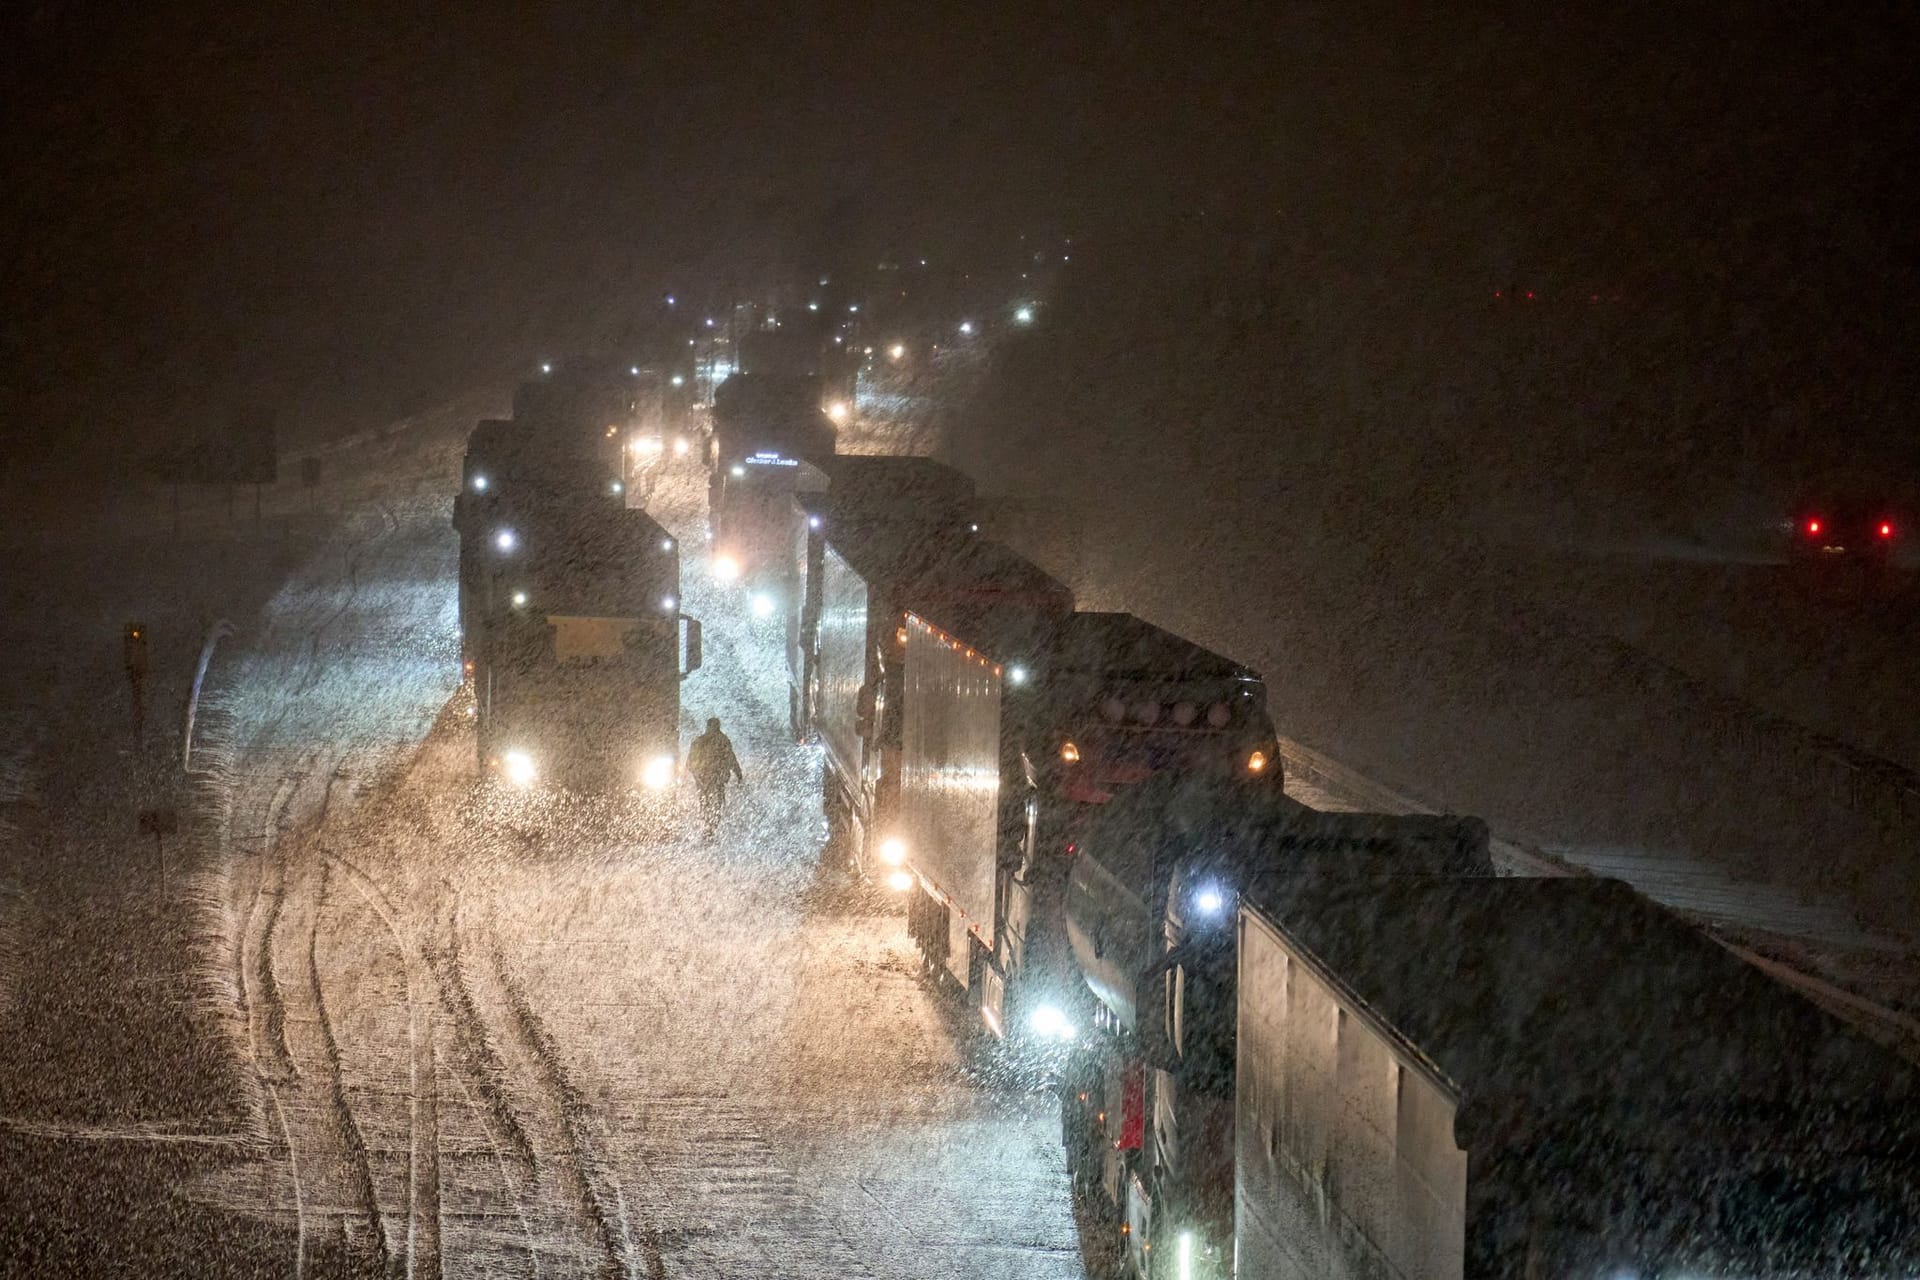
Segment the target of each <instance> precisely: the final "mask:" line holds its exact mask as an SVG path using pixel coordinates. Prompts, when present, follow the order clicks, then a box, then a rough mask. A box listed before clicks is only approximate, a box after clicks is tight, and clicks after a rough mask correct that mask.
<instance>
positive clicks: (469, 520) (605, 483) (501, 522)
mask: <svg viewBox="0 0 1920 1280" xmlns="http://www.w3.org/2000/svg"><path fill="white" fill-rule="evenodd" d="M620 490H621V486H620V485H619V483H618V482H617V479H616V477H615V476H614V475H613V474H611V473H610V472H609V471H608V470H607V468H606V466H605V465H604V462H603V461H602V460H600V459H598V458H596V457H594V456H592V455H591V454H590V453H587V454H583V453H580V452H572V451H568V450H565V449H561V448H556V447H555V446H554V444H553V442H552V441H550V440H548V439H546V438H544V437H542V436H541V435H539V433H537V432H535V431H534V430H532V429H531V428H529V427H528V426H527V425H526V424H525V423H521V422H515V421H512V420H505V419H493V420H488V421H483V422H481V423H480V424H479V425H478V426H476V427H475V428H474V429H473V431H472V433H471V434H469V436H468V437H467V449H466V453H465V455H464V457H463V458H462V461H461V468H460V492H459V493H458V494H457V495H455V497H454V500H453V527H454V530H455V531H456V532H457V533H458V534H459V535H460V570H459V579H458V581H459V610H460V649H461V661H462V663H463V665H464V667H465V669H467V670H468V671H469V673H470V672H471V668H472V664H473V661H474V658H475V652H476V648H477V646H478V643H479V638H480V632H481V628H482V625H483V619H484V617H485V615H486V612H487V610H488V609H489V607H490V605H489V602H488V599H487V584H488V582H489V581H490V579H489V577H488V571H487V566H488V565H489V564H490V563H492V562H493V561H495V560H497V559H498V557H499V556H500V555H501V553H502V551H503V548H502V547H501V546H500V542H501V540H502V535H503V534H504V535H505V536H506V540H507V541H509V542H511V541H512V540H514V538H516V537H517V534H516V532H515V530H516V528H517V526H518V525H519V524H521V523H522V522H523V521H524V519H525V518H526V517H525V516H516V514H515V513H516V512H519V513H532V512H539V511H545V510H565V509H569V508H572V507H583V508H594V509H601V510H618V509H620V508H621V507H623V506H624V505H625V498H624V496H623V494H622V493H621V491H620Z"/></svg>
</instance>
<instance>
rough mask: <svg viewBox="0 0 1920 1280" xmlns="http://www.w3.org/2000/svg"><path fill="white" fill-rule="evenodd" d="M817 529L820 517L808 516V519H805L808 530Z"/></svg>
mask: <svg viewBox="0 0 1920 1280" xmlns="http://www.w3.org/2000/svg"><path fill="white" fill-rule="evenodd" d="M819 527H820V517H819V516H808V517H807V528H809V529H818V528H819Z"/></svg>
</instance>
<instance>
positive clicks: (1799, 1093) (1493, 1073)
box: [1156, 878, 1920, 1280]
mask: <svg viewBox="0 0 1920 1280" xmlns="http://www.w3.org/2000/svg"><path fill="white" fill-rule="evenodd" d="M1237 932H1238V936H1239V946H1238V984H1237V986H1238V992H1237V997H1236V999H1237V1014H1236V1024H1237V1036H1236V1050H1235V1059H1236V1070H1235V1109H1234V1125H1233V1152H1234V1166H1235V1174H1234V1188H1235V1189H1234V1257H1235V1260H1236V1264H1237V1274H1238V1275H1241V1276H1245V1277H1260V1278H1261V1280H1346V1278H1347V1277H1360V1276H1382V1275H1390V1276H1407V1277H1418V1278H1419V1280H1467V1278H1475V1280H1477V1278H1480V1277H1502V1278H1507V1277H1536V1276H1545V1277H1562V1276H1565V1277H1588V1276H1592V1277H1603V1278H1608V1280H1612V1278H1615V1277H1620V1278H1625V1277H1636V1278H1638V1277H1646V1278H1649V1280H1651V1278H1652V1277H1670V1278H1677V1277H1682V1276H1691V1277H1734V1276H1739V1277H1750V1278H1753V1280H1786V1278H1787V1277H1796V1278H1799V1277H1816V1276H1817V1277H1827V1276H1834V1277H1837V1276H1847V1277H1850V1278H1854V1280H1876V1278H1890V1277H1894V1276H1911V1275H1914V1274H1916V1273H1920V1231H1917V1230H1916V1224H1920V1176H1917V1175H1920V1169H1917V1168H1916V1164H1915V1158H1916V1153H1917V1152H1920V1143H1916V1137H1917V1136H1920V1073H1917V1072H1916V1070H1915V1068H1914V1067H1913V1066H1912V1065H1911V1064H1909V1063H1907V1062H1905V1061H1904V1060H1902V1059H1898V1058H1896V1057H1894V1056H1893V1055H1892V1054H1890V1053H1888V1052H1887V1051H1885V1050H1883V1049H1882V1048H1880V1047H1879V1046H1878V1045H1875V1044H1873V1043H1871V1042H1869V1041H1867V1040H1865V1039H1863V1038H1861V1037H1860V1036H1858V1035H1856V1034H1855V1033H1854V1032H1852V1031H1851V1030H1850V1029H1849V1028H1848V1027H1846V1026H1845V1025H1844V1024H1842V1023H1841V1022H1839V1021H1838V1020H1836V1019H1834V1018H1832V1017H1830V1016H1828V1015H1827V1014H1826V1013H1824V1012H1823V1011H1821V1010H1820V1009H1818V1008H1816V1007H1815V1006H1813V1005H1812V1004H1810V1003H1808V1002H1807V1001H1806V1000H1805V999H1803V998H1802V997H1801V996H1800V995H1799V994H1797V993H1795V992H1792V991H1789V990H1788V989H1786V988H1785V987H1782V986H1779V985H1777V984H1776V983H1774V982H1773V981H1772V979H1770V978H1768V977H1767V976H1765V975H1764V974H1762V973H1760V972H1759V971H1758V970H1756V969H1754V968H1752V967H1751V966H1749V965H1747V964H1745V963H1744V962H1743V961H1741V960H1739V959H1738V958H1737V957H1735V956H1733V955H1731V954H1729V953H1728V952H1727V951H1726V950H1724V949H1723V948H1722V947H1720V946H1719V945H1718V944H1717V943H1715V942H1713V941H1712V940H1711V939H1710V938H1708V937H1707V936H1705V935H1704V934H1702V933H1701V932H1699V931H1698V930H1696V929H1694V928H1693V927H1692V926H1690V925H1688V924H1686V923H1685V922H1684V921H1681V920H1679V919H1678V918H1676V917H1674V916H1673V915H1671V914H1670V913H1668V912H1667V911H1666V910H1664V909H1663V908H1661V907H1659V906H1658V905H1656V904H1654V903H1652V902H1649V901H1648V900H1646V899H1645V898H1642V897H1640V896H1639V895H1638V894H1636V893H1635V892H1634V891H1633V890H1632V889H1631V888H1630V887H1628V886H1627V885H1624V884H1622V883H1620V882H1618V881H1610V880H1601V879H1587V878H1580V879H1574V878H1568V879H1500V880H1482V881H1474V882H1467V881H1445V880H1417V879H1414V880H1405V881H1399V882H1390V883H1387V884H1384V885H1377V886H1371V887H1369V888H1368V889H1367V891H1365V892H1364V893H1361V892H1356V891H1355V890H1354V888H1353V887H1352V886H1349V885H1342V884H1340V883H1338V882H1337V881H1323V882H1320V883H1314V884H1308V885H1305V886H1294V887H1290V888H1288V889H1286V890H1285V891H1283V892H1279V893H1270V892H1268V891H1267V889H1266V887H1265V886H1264V885H1255V886H1253V887H1252V888H1251V889H1250V890H1249V891H1248V892H1246V893H1244V894H1243V895H1242V897H1241V905H1240V911H1239V917H1238V924H1237ZM1188 1248H1190V1246H1189V1247H1188ZM1156 1252H1168V1253H1171V1254H1172V1255H1173V1262H1174V1265H1173V1268H1172V1270H1171V1271H1170V1272H1168V1273H1169V1274H1175V1275H1182V1274H1188V1272H1187V1271H1186V1270H1185V1269H1184V1268H1185V1267H1186V1265H1187V1264H1186V1262H1185V1261H1184V1259H1185V1258H1187V1257H1188V1256H1189V1253H1188V1252H1187V1251H1183V1246H1182V1245H1181V1244H1180V1242H1179V1241H1178V1240H1175V1241H1173V1242H1167V1241H1164V1240H1163V1241H1161V1242H1160V1243H1159V1244H1158V1246H1157V1248H1156ZM1192 1274H1195V1275H1198V1274H1201V1273H1200V1272H1198V1271H1194V1272H1192Z"/></svg>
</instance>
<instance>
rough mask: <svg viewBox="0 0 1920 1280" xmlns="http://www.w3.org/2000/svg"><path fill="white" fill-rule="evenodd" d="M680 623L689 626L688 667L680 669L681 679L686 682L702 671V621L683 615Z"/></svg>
mask: <svg viewBox="0 0 1920 1280" xmlns="http://www.w3.org/2000/svg"><path fill="white" fill-rule="evenodd" d="M680 621H682V622H684V623H686V624H687V665H686V666H684V667H682V668H681V669H680V678H681V679H682V680H685V679H686V678H687V677H688V676H690V675H692V674H693V673H694V672H696V671H698V670H699V669H700V659H701V649H700V619H698V618H689V617H687V616H686V615H685V614H681V615H680Z"/></svg>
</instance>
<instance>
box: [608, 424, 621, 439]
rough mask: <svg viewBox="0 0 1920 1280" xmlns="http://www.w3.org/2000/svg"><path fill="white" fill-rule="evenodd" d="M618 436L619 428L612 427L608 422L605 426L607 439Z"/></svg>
mask: <svg viewBox="0 0 1920 1280" xmlns="http://www.w3.org/2000/svg"><path fill="white" fill-rule="evenodd" d="M619 434H620V428H618V427H616V426H614V425H613V424H612V423H611V422H609V423H608V424H607V439H609V440H611V439H613V438H614V437H615V436H617V435H619Z"/></svg>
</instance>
